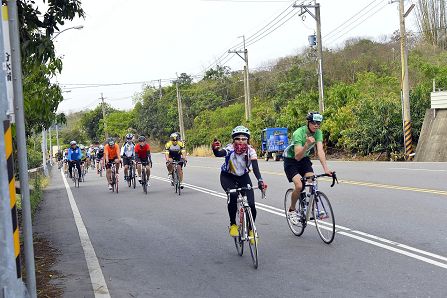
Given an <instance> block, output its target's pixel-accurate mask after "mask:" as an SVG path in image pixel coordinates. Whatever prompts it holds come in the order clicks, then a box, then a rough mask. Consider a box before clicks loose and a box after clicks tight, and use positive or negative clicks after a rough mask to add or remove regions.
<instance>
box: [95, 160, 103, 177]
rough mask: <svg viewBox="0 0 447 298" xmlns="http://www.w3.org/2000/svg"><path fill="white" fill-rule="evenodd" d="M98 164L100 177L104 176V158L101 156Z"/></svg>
mask: <svg viewBox="0 0 447 298" xmlns="http://www.w3.org/2000/svg"><path fill="white" fill-rule="evenodd" d="M96 164H97V166H98V171H97V172H98V174H99V177H102V171H103V170H104V159H103V158H101V159H100V160H97V161H96Z"/></svg>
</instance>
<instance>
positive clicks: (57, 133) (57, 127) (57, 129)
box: [56, 123, 61, 152]
mask: <svg viewBox="0 0 447 298" xmlns="http://www.w3.org/2000/svg"><path fill="white" fill-rule="evenodd" d="M56 146H57V152H59V150H61V147H60V146H59V124H57V123H56Z"/></svg>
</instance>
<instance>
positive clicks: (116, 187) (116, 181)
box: [115, 172, 119, 193]
mask: <svg viewBox="0 0 447 298" xmlns="http://www.w3.org/2000/svg"><path fill="white" fill-rule="evenodd" d="M118 177H119V175H118V174H117V173H116V172H115V189H116V193H118V185H119V183H118V180H119V179H118Z"/></svg>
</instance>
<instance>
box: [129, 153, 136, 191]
mask: <svg viewBox="0 0 447 298" xmlns="http://www.w3.org/2000/svg"><path fill="white" fill-rule="evenodd" d="M135 183H136V176H135V162H134V161H133V160H131V161H130V165H129V169H128V170H127V186H129V187H132V186H133V188H134V189H135V187H136V185H135Z"/></svg>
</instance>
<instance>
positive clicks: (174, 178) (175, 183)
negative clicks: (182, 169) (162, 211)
mask: <svg viewBox="0 0 447 298" xmlns="http://www.w3.org/2000/svg"><path fill="white" fill-rule="evenodd" d="M182 162H183V164H184V165H185V166H186V163H185V161H183V160H179V161H177V160H174V161H172V166H173V167H174V169H173V171H172V182H171V185H173V186H174V189H175V193H178V195H180V194H181V187H180V176H179V173H178V165H179V163H182Z"/></svg>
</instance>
